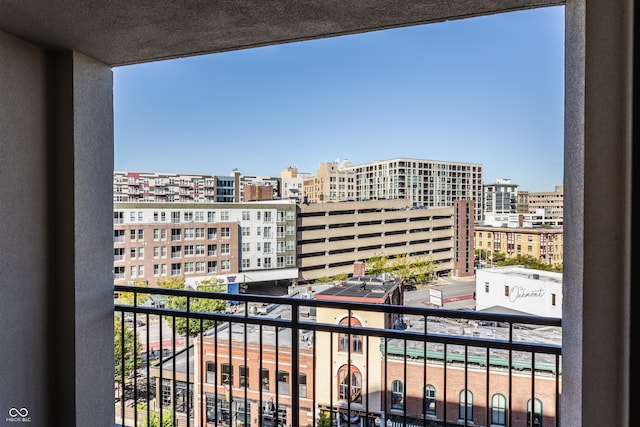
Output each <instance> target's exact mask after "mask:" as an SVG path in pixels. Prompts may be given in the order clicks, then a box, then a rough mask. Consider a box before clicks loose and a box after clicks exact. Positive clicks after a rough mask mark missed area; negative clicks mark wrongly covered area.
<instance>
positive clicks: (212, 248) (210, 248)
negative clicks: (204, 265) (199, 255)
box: [207, 245, 218, 256]
mask: <svg viewBox="0 0 640 427" xmlns="http://www.w3.org/2000/svg"><path fill="white" fill-rule="evenodd" d="M216 255H218V245H207V256H216Z"/></svg>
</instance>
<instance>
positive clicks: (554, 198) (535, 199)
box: [526, 185, 564, 224]
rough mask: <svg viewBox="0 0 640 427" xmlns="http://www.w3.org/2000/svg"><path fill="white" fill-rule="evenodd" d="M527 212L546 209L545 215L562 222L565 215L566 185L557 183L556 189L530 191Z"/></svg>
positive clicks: (559, 222) (558, 222)
mask: <svg viewBox="0 0 640 427" xmlns="http://www.w3.org/2000/svg"><path fill="white" fill-rule="evenodd" d="M526 205H527V212H529V213H534V212H536V211H537V210H538V209H544V213H545V217H547V218H549V219H551V220H553V221H554V223H557V224H562V223H563V217H564V186H562V185H556V187H555V190H554V191H544V192H530V193H529V194H528V197H527V203H526Z"/></svg>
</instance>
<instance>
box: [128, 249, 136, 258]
mask: <svg viewBox="0 0 640 427" xmlns="http://www.w3.org/2000/svg"><path fill="white" fill-rule="evenodd" d="M129 258H131V259H136V248H131V249H129Z"/></svg>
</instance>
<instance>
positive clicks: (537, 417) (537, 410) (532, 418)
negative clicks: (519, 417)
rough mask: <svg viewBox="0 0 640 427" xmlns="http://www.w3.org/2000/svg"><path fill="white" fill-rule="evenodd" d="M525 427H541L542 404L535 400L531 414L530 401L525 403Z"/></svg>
mask: <svg viewBox="0 0 640 427" xmlns="http://www.w3.org/2000/svg"><path fill="white" fill-rule="evenodd" d="M527 427H542V402H541V401H540V399H535V407H534V408H533V414H532V413H531V399H529V400H528V401H527Z"/></svg>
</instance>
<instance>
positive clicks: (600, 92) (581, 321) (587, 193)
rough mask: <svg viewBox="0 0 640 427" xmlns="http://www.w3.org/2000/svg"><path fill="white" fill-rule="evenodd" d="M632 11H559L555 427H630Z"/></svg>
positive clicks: (623, 4)
mask: <svg viewBox="0 0 640 427" xmlns="http://www.w3.org/2000/svg"><path fill="white" fill-rule="evenodd" d="M632 5H633V2H632V1H631V0H616V1H610V0H590V1H585V0H569V1H567V3H566V28H567V31H566V44H565V46H566V68H565V76H566V77H565V83H566V92H565V93H566V97H565V110H566V112H565V164H564V167H565V178H564V186H565V200H564V201H565V205H564V212H565V218H564V283H563V285H564V289H563V363H562V380H563V383H562V405H561V413H560V417H561V421H562V426H563V427H571V426H601V425H608V426H614V425H615V426H625V425H630V424H629V418H628V417H629V378H630V376H629V348H630V342H631V336H630V332H629V325H630V307H631V302H630V299H629V294H630V289H631V280H630V271H631V267H630V265H631V264H630V262H633V260H632V259H631V243H630V238H631V232H630V230H631V228H630V227H631V226H630V224H631V219H632V211H631V209H630V200H631V187H630V183H631V171H632V168H631V156H630V154H631V147H632V138H631V125H632V118H633V117H632V112H631V101H632V97H631V94H632V85H631V77H632V64H631V55H630V49H631V41H632V37H633V27H632V19H633V16H632V13H633V8H632Z"/></svg>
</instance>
